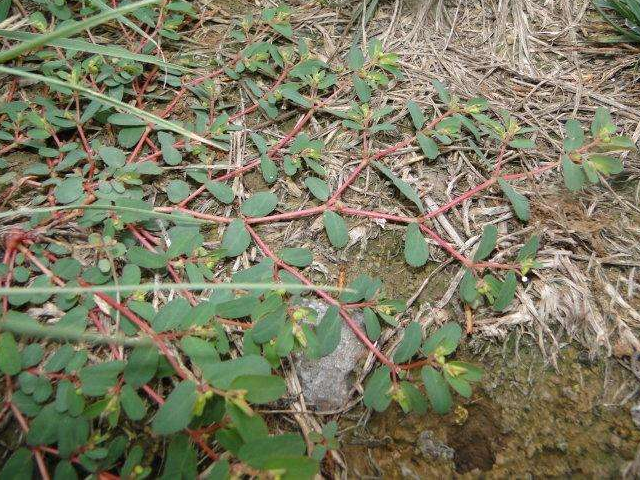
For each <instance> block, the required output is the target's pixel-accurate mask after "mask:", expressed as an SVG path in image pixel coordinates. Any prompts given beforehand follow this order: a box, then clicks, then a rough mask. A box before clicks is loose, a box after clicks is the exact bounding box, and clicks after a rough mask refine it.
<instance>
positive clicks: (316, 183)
mask: <svg viewBox="0 0 640 480" xmlns="http://www.w3.org/2000/svg"><path fill="white" fill-rule="evenodd" d="M304 184H305V185H306V187H307V188H308V189H309V191H310V192H311V193H312V195H313V196H314V197H316V198H317V199H318V200H320V201H321V202H326V201H327V200H329V186H328V185H327V182H325V181H324V180H321V179H319V178H317V177H307V178H305V179H304Z"/></svg>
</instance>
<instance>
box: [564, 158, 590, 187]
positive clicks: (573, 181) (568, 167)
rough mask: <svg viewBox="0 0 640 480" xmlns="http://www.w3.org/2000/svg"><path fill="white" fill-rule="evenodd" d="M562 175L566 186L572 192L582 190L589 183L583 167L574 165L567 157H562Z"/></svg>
mask: <svg viewBox="0 0 640 480" xmlns="http://www.w3.org/2000/svg"><path fill="white" fill-rule="evenodd" d="M562 175H563V177H564V184H565V186H566V187H567V188H568V189H569V190H571V191H572V192H576V191H578V190H580V189H581V188H582V187H583V186H584V184H585V182H586V181H587V179H586V177H585V174H584V171H583V170H582V167H581V166H580V165H577V164H575V163H573V162H572V161H571V160H570V159H569V157H567V156H566V155H563V156H562Z"/></svg>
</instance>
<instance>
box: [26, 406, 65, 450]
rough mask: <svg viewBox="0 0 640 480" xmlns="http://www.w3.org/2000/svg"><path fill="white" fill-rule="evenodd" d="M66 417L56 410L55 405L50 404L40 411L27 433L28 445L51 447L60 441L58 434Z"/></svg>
mask: <svg viewBox="0 0 640 480" xmlns="http://www.w3.org/2000/svg"><path fill="white" fill-rule="evenodd" d="M63 419H64V417H63V415H61V414H60V413H58V412H57V411H56V409H55V405H54V404H53V403H50V404H48V405H46V406H44V407H43V408H42V410H40V413H38V414H37V415H36V417H35V418H34V419H33V420H32V421H31V425H30V426H29V427H30V428H29V433H27V438H26V440H27V444H29V445H31V446H38V445H51V444H52V443H54V442H55V441H56V440H57V439H58V432H59V430H60V426H61V424H62V423H63V422H64V420H63Z"/></svg>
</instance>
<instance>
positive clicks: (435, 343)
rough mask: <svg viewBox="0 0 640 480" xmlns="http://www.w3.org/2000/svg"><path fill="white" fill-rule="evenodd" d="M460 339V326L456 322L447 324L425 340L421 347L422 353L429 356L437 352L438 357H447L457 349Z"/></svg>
mask: <svg viewBox="0 0 640 480" xmlns="http://www.w3.org/2000/svg"><path fill="white" fill-rule="evenodd" d="M461 338H462V328H461V327H460V325H458V324H457V323H456V322H447V323H445V324H444V325H443V326H441V327H440V328H439V329H438V330H436V332H435V333H434V334H433V335H431V336H430V337H429V338H427V339H426V340H425V342H424V345H422V353H424V354H425V355H431V354H432V353H436V351H437V352H438V353H439V354H440V355H449V354H451V353H453V352H454V351H455V349H456V348H458V344H459V343H460V339H461Z"/></svg>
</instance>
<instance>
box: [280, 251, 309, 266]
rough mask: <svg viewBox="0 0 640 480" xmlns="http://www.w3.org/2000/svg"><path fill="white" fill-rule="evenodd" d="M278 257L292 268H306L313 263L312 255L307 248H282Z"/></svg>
mask: <svg viewBox="0 0 640 480" xmlns="http://www.w3.org/2000/svg"><path fill="white" fill-rule="evenodd" d="M278 256H279V257H280V259H281V260H283V261H284V262H286V263H288V264H289V265H293V266H294V267H301V268H302V267H306V266H308V265H311V262H313V253H311V250H309V249H308V248H283V249H282V250H280V252H278Z"/></svg>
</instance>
